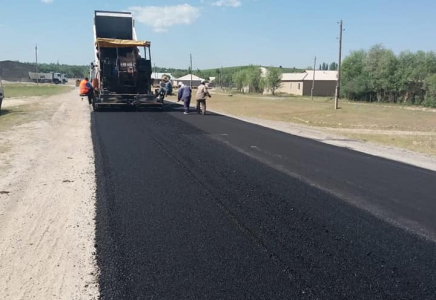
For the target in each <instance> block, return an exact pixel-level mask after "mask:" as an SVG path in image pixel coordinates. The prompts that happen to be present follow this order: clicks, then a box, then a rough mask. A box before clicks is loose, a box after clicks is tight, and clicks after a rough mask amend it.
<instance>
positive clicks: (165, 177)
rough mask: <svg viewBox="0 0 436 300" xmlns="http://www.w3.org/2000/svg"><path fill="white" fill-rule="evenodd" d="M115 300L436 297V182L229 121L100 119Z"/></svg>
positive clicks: (108, 275)
mask: <svg viewBox="0 0 436 300" xmlns="http://www.w3.org/2000/svg"><path fill="white" fill-rule="evenodd" d="M92 134H93V142H94V149H95V157H96V174H97V216H96V224H97V232H96V247H97V262H98V265H99V268H100V271H101V273H100V277H99V283H100V289H101V298H102V299H395V300H398V299H436V243H435V242H434V237H435V236H436V234H435V233H436V196H435V195H436V173H435V172H432V171H428V170H424V169H420V168H415V167H412V166H409V165H405V164H401V163H397V162H393V161H389V160H385V159H381V158H376V157H372V156H369V155H365V154H361V153H357V152H354V151H350V150H348V149H344V148H338V147H333V146H330V145H326V144H323V143H320V142H317V141H312V140H308V139H304V138H300V137H295V136H292V135H288V134H285V133H281V132H278V131H274V130H271V129H266V128H263V127H260V126H256V125H252V124H247V123H244V122H241V121H238V120H235V119H231V118H227V117H224V116H219V115H214V114H212V115H206V116H200V115H197V114H191V115H183V114H182V109H181V108H180V107H176V106H174V107H173V108H172V107H169V108H168V109H167V111H166V112H158V111H142V112H126V111H110V112H98V113H93V115H92Z"/></svg>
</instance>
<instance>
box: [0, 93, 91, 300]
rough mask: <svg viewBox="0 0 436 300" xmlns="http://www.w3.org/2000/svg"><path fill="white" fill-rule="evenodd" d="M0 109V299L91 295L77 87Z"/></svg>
mask: <svg viewBox="0 0 436 300" xmlns="http://www.w3.org/2000/svg"><path fill="white" fill-rule="evenodd" d="M4 108H5V110H6V112H7V113H6V114H4V115H2V116H0V171H1V173H2V176H1V178H0V191H1V192H0V240H1V243H0V262H1V267H0V282H2V284H1V285H0V298H1V299H97V298H98V285H97V279H96V278H97V267H96V265H95V259H94V254H95V247H94V234H95V225H94V214H95V195H94V193H95V170H94V157H93V148H92V147H93V146H92V141H91V136H90V128H89V126H90V112H89V108H88V106H87V105H86V104H85V103H84V102H81V101H80V99H79V98H78V97H77V92H70V93H68V94H63V95H58V96H51V97H46V98H38V97H32V98H13V99H5V102H4Z"/></svg>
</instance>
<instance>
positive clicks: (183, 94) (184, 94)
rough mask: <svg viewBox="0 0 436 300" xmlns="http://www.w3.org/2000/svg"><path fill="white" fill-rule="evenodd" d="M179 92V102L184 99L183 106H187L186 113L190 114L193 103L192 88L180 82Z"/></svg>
mask: <svg viewBox="0 0 436 300" xmlns="http://www.w3.org/2000/svg"><path fill="white" fill-rule="evenodd" d="M178 86H179V92H178V93H177V102H179V101H183V106H184V107H185V111H184V114H185V115H189V105H190V104H191V96H192V90H191V88H190V87H189V86H186V85H184V84H183V82H179V84H178Z"/></svg>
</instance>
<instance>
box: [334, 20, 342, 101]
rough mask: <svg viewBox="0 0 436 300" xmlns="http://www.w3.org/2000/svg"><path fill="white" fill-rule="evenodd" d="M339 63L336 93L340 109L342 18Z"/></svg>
mask: <svg viewBox="0 0 436 300" xmlns="http://www.w3.org/2000/svg"><path fill="white" fill-rule="evenodd" d="M339 24H340V25H339V63H338V80H337V82H336V93H335V109H338V105H339V94H340V92H341V62H342V31H343V29H342V20H341V22H340V23H339Z"/></svg>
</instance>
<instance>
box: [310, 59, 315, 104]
mask: <svg viewBox="0 0 436 300" xmlns="http://www.w3.org/2000/svg"><path fill="white" fill-rule="evenodd" d="M315 73H316V56H315V60H314V62H313V78H312V90H311V92H310V100H312V101H313V91H314V90H315Z"/></svg>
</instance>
